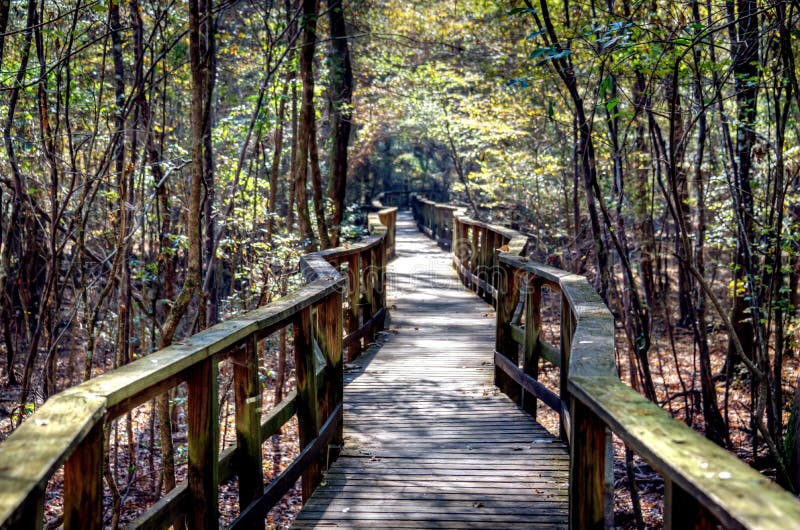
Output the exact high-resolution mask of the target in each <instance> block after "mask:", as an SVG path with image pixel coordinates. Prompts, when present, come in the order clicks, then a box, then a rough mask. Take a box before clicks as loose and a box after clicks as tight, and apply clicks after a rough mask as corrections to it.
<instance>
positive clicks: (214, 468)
mask: <svg viewBox="0 0 800 530" xmlns="http://www.w3.org/2000/svg"><path fill="white" fill-rule="evenodd" d="M218 371H219V368H218V366H217V359H216V357H215V356H211V357H208V358H206V359H204V360H202V361H200V362H199V363H197V364H195V365H194V366H192V368H191V369H190V370H189V375H188V378H187V381H186V385H187V387H188V390H189V408H188V410H189V418H188V423H189V426H188V446H189V465H188V471H187V474H188V479H187V480H188V483H189V499H190V500H189V506H191V509H190V510H189V514H188V523H189V524H188V527H189V528H190V529H192V530H195V529H200V528H204V529H205V528H217V527H218V526H219V500H218V497H219V469H218V467H219V466H218V465H217V462H218V461H219V410H218V409H219V403H218V401H217V394H218V381H217V372H218Z"/></svg>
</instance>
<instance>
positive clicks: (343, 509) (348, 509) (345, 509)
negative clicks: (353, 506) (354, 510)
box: [342, 507, 350, 513]
mask: <svg viewBox="0 0 800 530" xmlns="http://www.w3.org/2000/svg"><path fill="white" fill-rule="evenodd" d="M349 511H350V508H349V507H347V508H342V513H347V512H349Z"/></svg>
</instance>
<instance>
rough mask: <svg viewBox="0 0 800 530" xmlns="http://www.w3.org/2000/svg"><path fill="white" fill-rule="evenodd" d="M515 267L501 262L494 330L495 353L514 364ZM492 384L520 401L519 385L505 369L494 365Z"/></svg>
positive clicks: (516, 291)
mask: <svg viewBox="0 0 800 530" xmlns="http://www.w3.org/2000/svg"><path fill="white" fill-rule="evenodd" d="M516 270H517V269H515V268H514V267H512V266H510V265H506V264H503V266H502V269H501V274H500V275H499V282H498V283H499V288H498V289H497V311H496V314H497V328H496V331H495V337H496V339H495V341H496V342H495V350H497V353H498V354H500V355H502V356H504V357H507V358H508V359H510V360H511V362H512V363H514V365H515V366H516V365H517V364H518V363H519V345H518V344H517V343H516V341H514V338H513V336H512V335H511V319H512V318H513V316H514V309H515V308H516V307H517V300H518V298H519V288H518V284H517V278H516V277H515V271H516ZM494 384H495V386H496V387H497V388H499V389H500V390H502V391H503V393H504V394H506V395H507V396H508V397H509V398H511V400H512V401H514V402H516V403H519V402H520V397H521V393H520V386H519V385H518V384H517V383H516V382H514V380H513V379H512V378H511V377H509V376H508V374H506V373H505V371H504V370H503V369H502V368H500V367H499V366H497V364H496V363H495V366H494Z"/></svg>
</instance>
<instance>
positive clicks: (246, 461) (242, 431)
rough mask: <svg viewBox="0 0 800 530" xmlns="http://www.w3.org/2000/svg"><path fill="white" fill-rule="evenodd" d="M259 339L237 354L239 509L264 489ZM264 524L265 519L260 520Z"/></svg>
mask: <svg viewBox="0 0 800 530" xmlns="http://www.w3.org/2000/svg"><path fill="white" fill-rule="evenodd" d="M257 346H258V343H257V340H256V338H255V337H250V338H248V339H247V340H246V342H245V344H244V347H242V348H239V349H238V350H237V351H236V352H235V353H234V355H233V393H234V399H235V402H236V458H235V466H236V474H237V476H238V477H239V510H240V511H243V510H244V509H245V508H246V507H247V506H249V505H250V503H251V502H253V501H254V500H256V499H257V498H258V497H259V496H261V493H262V492H263V490H264V476H263V473H262V466H261V388H260V385H259V381H258V347H257ZM259 527H260V528H264V521H263V519H261V520H260V523H259Z"/></svg>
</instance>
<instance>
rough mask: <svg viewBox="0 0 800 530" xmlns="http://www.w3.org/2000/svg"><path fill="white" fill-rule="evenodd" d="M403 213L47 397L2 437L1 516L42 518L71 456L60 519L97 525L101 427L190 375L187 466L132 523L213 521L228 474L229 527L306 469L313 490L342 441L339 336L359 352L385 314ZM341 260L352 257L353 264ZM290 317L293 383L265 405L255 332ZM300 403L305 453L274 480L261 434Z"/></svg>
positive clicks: (265, 505)
mask: <svg viewBox="0 0 800 530" xmlns="http://www.w3.org/2000/svg"><path fill="white" fill-rule="evenodd" d="M396 215H397V210H396V209H385V210H382V211H381V212H379V213H378V214H376V215H375V216H374V217H373V219H371V223H370V225H371V227H372V228H373V231H374V232H373V233H374V235H372V236H370V237H369V238H367V239H366V240H365V241H363V242H360V243H358V244H352V245H350V246H349V247H340V248H336V249H332V250H328V251H324V252H319V253H315V254H309V255H306V256H303V257H302V258H301V261H300V264H301V270H302V273H303V275H304V277H305V279H306V282H307V283H306V285H305V286H304V287H303V288H301V289H300V290H298V291H297V292H295V293H292V294H291V295H289V296H287V297H285V298H283V299H281V300H278V301H277V302H273V303H271V304H268V305H266V306H263V307H261V308H259V309H256V310H254V311H251V312H249V313H246V314H245V315H243V316H241V317H238V318H235V319H232V320H229V321H226V322H223V323H221V324H218V325H216V326H213V327H211V328H208V329H206V330H205V331H202V332H200V333H197V334H195V335H193V336H191V337H189V338H187V339H186V340H184V341H181V342H179V343H176V344H174V345H172V346H170V347H168V348H165V349H163V350H159V351H157V352H155V353H153V354H151V355H148V356H146V357H144V358H141V359H139V360H137V361H135V362H132V363H130V364H128V365H125V366H123V367H121V368H118V369H116V370H113V371H111V372H108V373H106V374H104V375H101V376H99V377H97V378H95V379H91V380H89V381H87V382H85V383H83V384H80V385H77V386H75V387H73V388H70V389H69V390H66V391H64V392H61V393H59V394H57V395H55V396H53V397H51V398H50V399H49V400H48V401H47V402H46V403H45V404H44V405H43V406H42V407H41V408H40V409H39V410H38V411H36V412H35V413H34V414H33V415H32V416H31V417H30V418H28V419H27V420H26V421H25V422H24V423H23V424H22V425H20V426H19V427H18V428H17V429H16V430H15V431H14V432H13V433H12V434H11V435H10V436H9V437H8V439H7V440H6V441H5V442H4V443H2V444H0V527H2V528H20V529H35V528H42V525H43V512H44V502H45V488H46V486H47V483H48V481H49V480H50V478H51V477H52V476H53V474H54V473H55V472H56V471H57V470H58V469H59V468H60V467H61V466H62V465H63V466H64V514H63V517H64V528H66V529H77V528H80V529H94V528H102V526H103V498H102V497H103V471H102V467H103V460H104V453H103V451H104V449H103V438H104V436H103V430H104V428H106V427H107V426H108V425H109V422H111V421H112V420H114V419H115V418H118V417H119V416H121V415H123V414H125V413H127V412H129V411H131V410H132V409H133V408H135V407H137V406H138V405H141V404H142V403H145V402H146V401H148V400H150V399H152V398H154V397H155V396H158V395H160V394H162V393H164V392H165V391H167V390H168V389H170V388H172V387H175V386H176V385H178V384H180V383H183V382H185V383H186V384H187V388H188V406H187V423H188V468H187V478H186V480H185V481H184V482H183V483H182V484H181V485H179V486H178V487H177V488H175V489H173V490H172V491H170V492H169V493H167V494H166V495H164V496H163V497H162V498H161V499H160V500H159V501H158V502H157V503H156V504H155V505H153V506H152V507H151V508H150V509H148V510H147V511H146V512H144V513H143V514H141V515H140V516H139V518H138V519H136V521H134V522H133V523H132V524H131V525H130V526H129V527H130V528H165V527H168V526H169V525H170V524H173V523H175V522H178V521H181V520H185V521H186V523H187V524H188V527H189V528H217V527H218V525H219V513H218V504H217V503H218V495H219V494H218V487H219V484H220V482H221V481H224V480H227V479H228V478H230V477H232V476H238V479H239V507H240V515H239V517H238V518H237V519H236V520H235V521H234V522H233V523H232V524H231V526H230V528H248V529H249V528H263V527H264V516H265V514H266V513H267V512H268V511H269V509H270V508H271V507H272V506H274V505H275V504H276V503H277V502H278V501H280V499H281V498H282V497H283V496H284V494H285V493H286V492H287V491H288V490H289V489H290V488H291V487H293V485H294V483H295V482H296V481H297V479H298V478H300V477H301V476H302V479H303V480H302V486H303V498H304V499H306V498H308V496H309V495H310V494H311V492H313V491H314V489H315V488H316V486H317V485H318V484H319V482H320V480H321V477H322V471H323V466H324V463H325V461H326V459H327V457H328V453H329V447H330V448H335V447H336V446H339V445H340V444H341V438H342V425H341V423H342V391H343V383H342V381H343V379H342V377H343V376H342V374H343V372H342V366H343V355H342V353H343V347H347V348H348V352H349V353H350V355H355V354H357V353H358V352H359V351H360V345H359V343H360V341H361V340H362V338H364V337H371V336H372V335H373V334H374V332H375V331H376V330H378V329H380V328H381V327H382V325H383V320H384V317H385V312H386V290H385V285H386V284H385V270H386V259H387V252H388V251H389V245H390V241H392V242H393V241H394V233H393V232H394V226H395V220H396ZM380 220H383V221H386V224H385V225H383V224H380V222H379V221H380ZM387 227H388V228H387ZM391 244H393V243H391ZM341 263H347V269H346V274H347V277H346V276H345V275H343V274H342V271H340V267H339V266H340V264H341ZM343 293H344V296H343ZM343 298H346V300H347V304H346V305H345V306H343ZM343 308H344V309H346V312H347V319H346V321H347V335H346V336H345V335H344V333H343V329H342V328H343V318H342V314H343ZM286 326H292V327H293V336H294V358H295V371H296V374H295V377H296V386H297V388H296V390H295V391H293V392H292V393H291V394H289V396H288V397H287V398H286V399H284V400H283V401H282V402H281V403H279V404H278V405H276V406H275V407H273V408H272V409H271V410H269V411H263V410H262V407H261V388H260V383H259V378H258V358H257V352H258V348H257V344H258V341H261V340H263V339H265V338H266V337H268V336H269V335H271V334H272V333H274V332H276V331H278V330H280V329H281V328H284V327H286ZM229 358H230V359H232V361H233V363H232V364H233V388H234V394H235V397H234V399H235V410H236V416H235V429H236V440H237V443H236V445H235V446H233V447H231V448H229V449H226V450H225V451H224V452H223V453H222V454H219V437H220V428H219V427H220V426H219V411H218V408H219V406H218V400H219V395H218V393H219V392H218V391H219V389H218V377H217V375H218V365H219V363H220V362H222V361H223V360H226V359H229ZM294 415H296V416H297V423H298V432H299V438H300V444H299V445H300V453H299V455H298V456H297V458H295V459H294V461H293V462H292V463H291V464H290V465H289V466H288V467H287V468H286V469H285V470H284V471H283V472H282V473H280V475H278V476H277V477H276V478H274V479H273V480H272V481H271V482H270V483H269V484H267V485H266V486H265V485H264V479H263V475H262V469H263V465H262V458H261V446H262V442H263V441H264V440H265V439H267V438H269V437H270V436H272V435H273V434H276V433H277V432H278V431H279V430H280V428H281V427H282V426H283V425H284V424H286V423H287V422H288V421H289V419H290V418H291V417H292V416H294Z"/></svg>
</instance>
